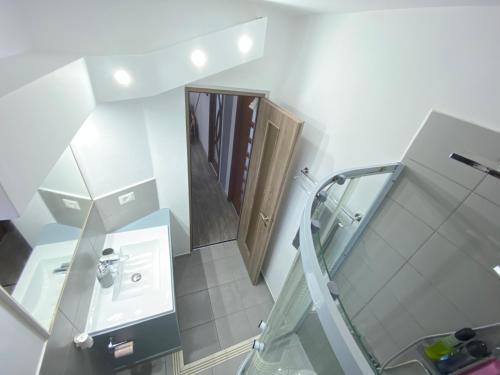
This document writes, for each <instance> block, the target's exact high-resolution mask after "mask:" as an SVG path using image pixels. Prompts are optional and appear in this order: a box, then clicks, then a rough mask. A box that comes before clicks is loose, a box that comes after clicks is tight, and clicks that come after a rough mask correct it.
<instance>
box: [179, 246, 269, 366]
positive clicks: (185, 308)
mask: <svg viewBox="0 0 500 375" xmlns="http://www.w3.org/2000/svg"><path fill="white" fill-rule="evenodd" d="M174 274H175V284H176V285H175V286H176V303H177V311H178V316H179V325H180V330H181V341H182V346H183V352H184V362H185V363H190V362H193V361H196V360H198V359H201V358H203V357H206V356H208V355H210V354H213V353H215V352H217V351H219V350H221V349H225V348H227V347H229V346H232V345H234V344H237V343H239V342H241V341H243V340H245V339H248V338H250V337H252V336H255V335H257V334H258V333H259V330H258V328H257V325H258V323H259V322H260V320H262V319H265V318H266V317H267V315H268V314H269V312H270V311H271V307H272V306H273V300H272V298H271V294H270V293H269V290H268V288H267V286H266V284H265V283H264V281H261V282H260V283H259V284H258V285H256V286H253V285H252V284H251V283H250V279H249V278H248V275H247V271H246V269H245V265H244V263H243V260H242V258H241V255H240V253H239V250H238V247H237V244H236V241H230V242H224V243H221V244H217V245H212V246H206V247H203V248H200V249H198V250H196V251H193V252H192V253H191V254H190V255H185V256H182V257H177V258H175V261H174ZM214 371H215V368H214ZM214 374H218V372H214Z"/></svg>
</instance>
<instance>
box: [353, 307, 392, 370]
mask: <svg viewBox="0 0 500 375" xmlns="http://www.w3.org/2000/svg"><path fill="white" fill-rule="evenodd" d="M353 323H354V325H355V326H356V327H357V329H358V330H359V332H363V333H362V337H363V342H364V343H365V345H367V346H368V348H369V349H370V350H371V351H372V352H374V353H375V355H376V356H377V358H378V359H379V361H385V360H386V359H387V358H389V357H390V356H391V355H392V354H394V353H396V352H397V351H398V349H399V347H398V345H397V344H396V343H395V342H394V340H393V339H392V337H391V335H390V333H389V332H388V331H387V330H386V329H385V328H384V326H383V325H382V323H380V322H379V320H378V319H377V318H376V317H375V315H374V314H373V312H372V311H371V310H370V307H369V306H366V307H365V308H364V309H363V310H362V311H361V312H360V313H359V314H358V316H356V318H354V320H353Z"/></svg>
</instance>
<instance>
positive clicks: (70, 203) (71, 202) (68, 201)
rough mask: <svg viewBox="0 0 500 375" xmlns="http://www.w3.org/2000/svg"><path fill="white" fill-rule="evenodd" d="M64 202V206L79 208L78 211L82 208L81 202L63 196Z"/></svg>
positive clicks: (73, 208)
mask: <svg viewBox="0 0 500 375" xmlns="http://www.w3.org/2000/svg"><path fill="white" fill-rule="evenodd" d="M62 202H63V204H64V207H66V208H71V209H72V210H78V211H79V210H80V203H78V201H74V200H72V199H66V198H62Z"/></svg>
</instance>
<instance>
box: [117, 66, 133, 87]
mask: <svg viewBox="0 0 500 375" xmlns="http://www.w3.org/2000/svg"><path fill="white" fill-rule="evenodd" d="M113 77H115V80H116V82H118V83H119V84H120V85H123V86H128V85H130V83H131V82H132V77H131V76H130V73H129V72H127V71H126V70H123V69H118V70H117V71H115V73H114V74H113Z"/></svg>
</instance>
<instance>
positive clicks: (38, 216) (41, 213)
mask: <svg viewBox="0 0 500 375" xmlns="http://www.w3.org/2000/svg"><path fill="white" fill-rule="evenodd" d="M12 222H13V223H14V224H15V226H16V228H17V229H18V230H19V232H21V234H22V235H23V237H24V238H25V240H26V241H28V242H29V244H30V245H31V246H32V247H35V245H36V243H37V239H38V236H39V235H40V232H41V230H42V228H43V227H44V226H45V225H47V224H50V223H55V222H56V221H55V219H54V216H52V214H51V213H50V211H49V209H48V208H47V206H46V204H45V202H44V201H43V199H42V197H41V196H40V193H39V192H38V191H37V192H36V193H35V194H34V195H33V198H32V199H31V200H30V202H29V204H28V206H27V207H26V209H25V210H24V211H23V213H22V214H21V215H20V216H19V217H18V218H16V219H14V220H12Z"/></svg>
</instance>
